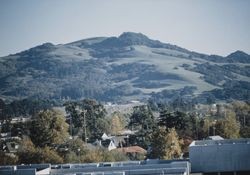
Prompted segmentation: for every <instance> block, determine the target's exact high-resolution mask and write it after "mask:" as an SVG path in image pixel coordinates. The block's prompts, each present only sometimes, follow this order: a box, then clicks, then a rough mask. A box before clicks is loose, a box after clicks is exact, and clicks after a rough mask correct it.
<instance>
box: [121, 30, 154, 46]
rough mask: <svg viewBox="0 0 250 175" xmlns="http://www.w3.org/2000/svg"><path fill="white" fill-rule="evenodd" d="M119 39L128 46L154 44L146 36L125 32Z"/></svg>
mask: <svg viewBox="0 0 250 175" xmlns="http://www.w3.org/2000/svg"><path fill="white" fill-rule="evenodd" d="M118 38H119V40H121V41H122V42H123V43H125V44H128V45H147V44H148V43H150V42H152V40H150V39H149V38H148V37H147V36H146V35H143V34H142V33H134V32H124V33H122V34H121V35H120V36H119V37H118Z"/></svg>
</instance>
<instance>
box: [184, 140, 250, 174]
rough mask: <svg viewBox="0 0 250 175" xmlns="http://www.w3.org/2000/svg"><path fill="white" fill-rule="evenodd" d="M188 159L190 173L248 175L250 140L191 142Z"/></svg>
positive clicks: (249, 172) (249, 167)
mask: <svg viewBox="0 0 250 175" xmlns="http://www.w3.org/2000/svg"><path fill="white" fill-rule="evenodd" d="M189 157H190V163H191V172H192V173H203V174H209V175H213V174H220V175H223V174H227V175H231V174H232V175H241V174H242V175H250V139H225V140H202V141H193V142H192V143H191V145H190V146H189Z"/></svg>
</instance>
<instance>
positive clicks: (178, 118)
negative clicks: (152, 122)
mask: <svg viewBox="0 0 250 175" xmlns="http://www.w3.org/2000/svg"><path fill="white" fill-rule="evenodd" d="M158 125H159V126H165V127H166V128H175V129H176V130H177V131H184V130H185V129H186V128H187V126H188V118H187V115H186V114H185V113H183V112H179V111H174V112H169V111H168V110H167V109H163V110H162V111H160V117H159V121H158Z"/></svg>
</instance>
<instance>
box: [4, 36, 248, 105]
mask: <svg viewBox="0 0 250 175" xmlns="http://www.w3.org/2000/svg"><path fill="white" fill-rule="evenodd" d="M249 58H250V56H249V55H248V54H246V53H244V52H242V51H236V52H234V53H232V54H230V55H228V56H227V57H222V56H218V55H206V54H201V53H197V52H192V51H189V50H187V49H184V48H181V47H179V46H175V45H171V44H167V43H162V42H160V41H157V40H152V39H150V38H148V37H147V36H145V35H143V34H141V33H133V32H125V33H123V34H121V35H120V36H119V37H96V38H89V39H84V40H79V41H75V42H72V43H68V44H59V45H54V44H52V43H45V44H42V45H40V46H36V47H33V48H31V49H29V50H25V51H23V52H20V53H16V54H12V55H9V56H6V57H1V58H0V85H1V86H0V97H1V98H4V99H20V98H42V99H54V100H58V101H61V100H63V99H82V98H95V99H98V100H101V101H115V102H124V101H130V100H147V99H154V100H155V101H162V100H163V101H169V100H173V99H177V98H179V97H182V98H187V99H195V100H198V101H209V100H210V101H211V100H212V101H214V100H231V99H238V100H247V101H249V99H250V97H249V96H250V95H249V94H250V78H249V77H250V59H249ZM208 99H209V100H208Z"/></svg>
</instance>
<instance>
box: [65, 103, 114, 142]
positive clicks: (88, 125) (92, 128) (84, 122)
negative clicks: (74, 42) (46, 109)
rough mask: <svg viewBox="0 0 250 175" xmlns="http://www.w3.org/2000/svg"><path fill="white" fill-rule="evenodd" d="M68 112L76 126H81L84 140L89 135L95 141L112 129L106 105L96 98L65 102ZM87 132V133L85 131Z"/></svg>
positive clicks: (80, 129)
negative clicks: (107, 116) (107, 117)
mask: <svg viewBox="0 0 250 175" xmlns="http://www.w3.org/2000/svg"><path fill="white" fill-rule="evenodd" d="M65 109H66V111H67V113H68V114H69V115H70V117H72V123H73V125H74V127H77V128H79V131H81V132H80V134H81V136H82V138H83V140H86V138H85V137H87V138H88V139H89V140H91V141H94V140H96V139H97V138H99V137H100V136H101V135H102V134H103V132H109V131H110V124H109V122H108V120H107V119H106V118H105V117H106V114H107V112H106V110H105V108H104V106H103V105H102V104H100V103H98V102H97V101H95V100H91V99H85V100H82V101H80V102H70V103H66V104H65ZM85 132H86V133H85Z"/></svg>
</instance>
